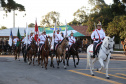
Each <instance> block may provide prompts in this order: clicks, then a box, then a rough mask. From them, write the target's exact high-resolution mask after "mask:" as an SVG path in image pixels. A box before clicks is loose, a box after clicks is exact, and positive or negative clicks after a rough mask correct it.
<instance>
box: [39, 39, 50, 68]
mask: <svg viewBox="0 0 126 84" xmlns="http://www.w3.org/2000/svg"><path fill="white" fill-rule="evenodd" d="M49 50H50V45H49V41H48V38H47V37H46V40H45V44H44V45H43V47H42V50H41V67H42V68H43V60H44V64H45V69H46V70H47V64H48V56H49Z"/></svg>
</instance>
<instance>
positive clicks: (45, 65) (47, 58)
mask: <svg viewBox="0 0 126 84" xmlns="http://www.w3.org/2000/svg"><path fill="white" fill-rule="evenodd" d="M45 59H46V62H45V68H46V70H47V64H48V56H46V57H45Z"/></svg>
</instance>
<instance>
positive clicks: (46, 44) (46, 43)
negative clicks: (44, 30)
mask: <svg viewBox="0 0 126 84" xmlns="http://www.w3.org/2000/svg"><path fill="white" fill-rule="evenodd" d="M48 39H49V38H48V37H46V40H45V48H46V49H48V48H49V41H48Z"/></svg>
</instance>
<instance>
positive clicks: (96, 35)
mask: <svg viewBox="0 0 126 84" xmlns="http://www.w3.org/2000/svg"><path fill="white" fill-rule="evenodd" d="M101 27H102V25H101V22H99V23H98V24H97V28H98V29H95V30H94V31H93V32H92V34H91V39H92V40H93V41H94V42H93V58H95V55H96V52H95V48H96V45H97V44H98V43H100V42H102V41H103V39H104V38H105V32H104V30H103V29H102V28H101Z"/></svg>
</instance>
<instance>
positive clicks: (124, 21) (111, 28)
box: [107, 15, 126, 39]
mask: <svg viewBox="0 0 126 84" xmlns="http://www.w3.org/2000/svg"><path fill="white" fill-rule="evenodd" d="M107 34H108V35H109V36H119V37H120V39H124V38H125V37H126V15H123V16H115V17H114V19H113V21H112V22H110V23H108V28H107Z"/></svg>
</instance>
